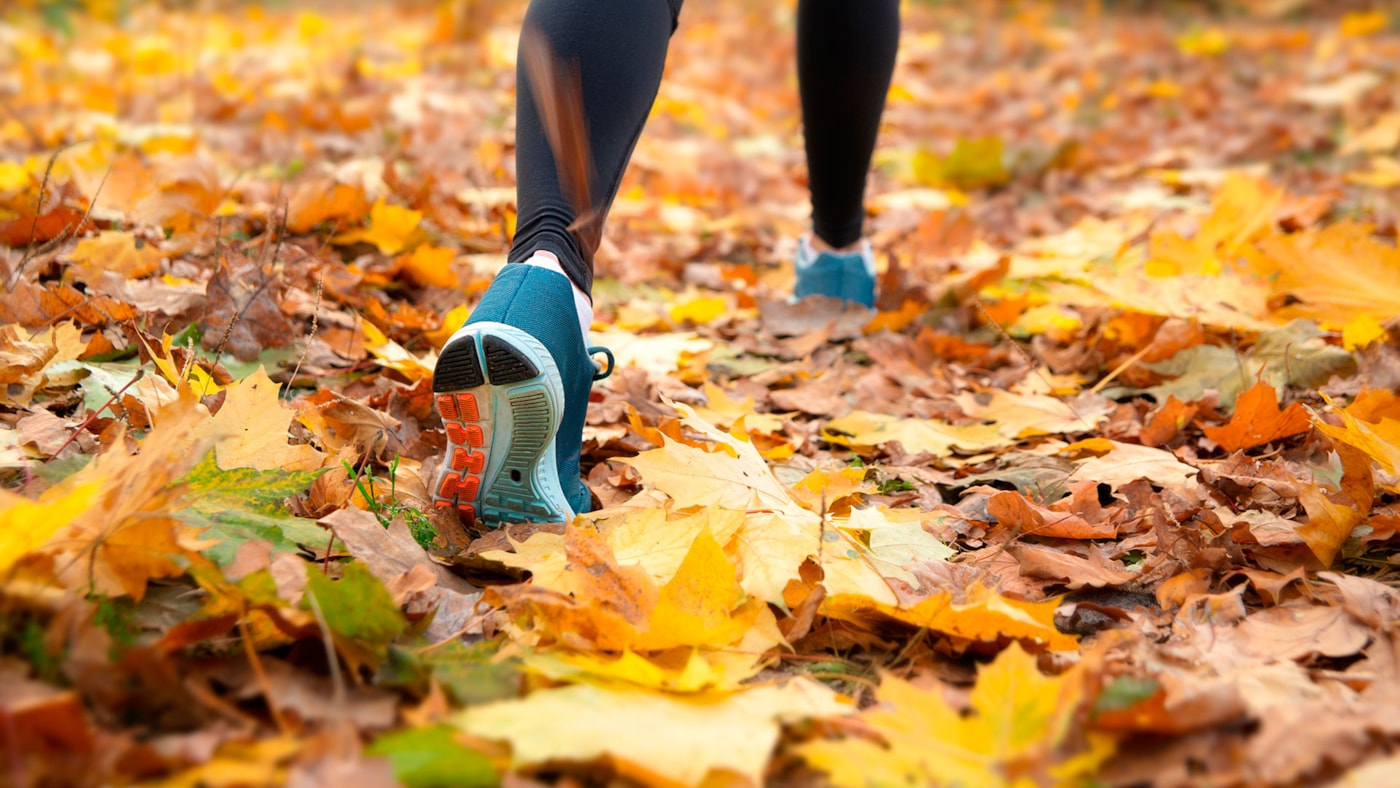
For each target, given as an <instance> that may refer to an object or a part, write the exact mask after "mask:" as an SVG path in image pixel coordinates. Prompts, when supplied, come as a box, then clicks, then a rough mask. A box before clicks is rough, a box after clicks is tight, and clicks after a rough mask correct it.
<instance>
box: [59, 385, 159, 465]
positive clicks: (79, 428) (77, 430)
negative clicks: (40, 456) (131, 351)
mask: <svg viewBox="0 0 1400 788" xmlns="http://www.w3.org/2000/svg"><path fill="white" fill-rule="evenodd" d="M145 376H146V370H144V369H140V368H138V369H137V370H136V375H135V376H134V377H132V379H131V380H128V381H127V382H126V385H125V386H122V387H121V388H120V389H118V390H117V392H116V393H115V394H113V395H112V396H111V398H110V399H108V400H107V401H106V402H104V403H102V407H100V408H98V409H97V410H94V411H93V412H92V413H89V414H88V417H87V418H86V419H83V423H82V424H79V425H78V426H77V427H76V428H74V430H73V432H72V434H70V435H69V436H68V440H65V441H64V442H63V443H62V445H60V446H59V447H58V448H57V449H55V450H54V453H53V454H51V455H49V458H48V459H47V460H44V464H45V465H47V464H49V463H51V462H53V461H54V460H56V459H58V455H60V454H62V453H63V450H64V449H66V448H68V444H70V443H72V442H73V441H75V440H77V439H78V435H80V434H82V431H83V430H85V429H87V428H88V425H90V424H92V422H93V420H95V419H96V418H97V414H99V413H101V412H102V411H104V410H106V409H107V408H109V407H111V405H112V403H113V402H116V401H117V400H119V399H121V396H122V395H123V394H125V393H126V390H127V389H129V388H131V387H132V386H133V385H135V384H136V382H137V381H138V380H140V379H141V378H143V377H145ZM112 412H113V413H115V412H116V411H115V410H114V411H112Z"/></svg>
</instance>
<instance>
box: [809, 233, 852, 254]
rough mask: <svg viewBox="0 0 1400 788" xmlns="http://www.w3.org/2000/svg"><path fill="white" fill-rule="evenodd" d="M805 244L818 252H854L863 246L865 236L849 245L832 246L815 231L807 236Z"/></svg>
mask: <svg viewBox="0 0 1400 788" xmlns="http://www.w3.org/2000/svg"><path fill="white" fill-rule="evenodd" d="M807 245H808V246H810V247H811V248H812V251H814V252H816V253H818V254H855V253H856V252H859V251H861V250H862V249H864V248H865V238H863V237H862V238H859V239H857V240H856V242H855V243H853V244H851V245H849V246H832V245H831V244H829V243H827V242H826V241H823V240H822V239H821V237H820V236H818V235H817V234H816V233H811V234H809V235H808V236H807Z"/></svg>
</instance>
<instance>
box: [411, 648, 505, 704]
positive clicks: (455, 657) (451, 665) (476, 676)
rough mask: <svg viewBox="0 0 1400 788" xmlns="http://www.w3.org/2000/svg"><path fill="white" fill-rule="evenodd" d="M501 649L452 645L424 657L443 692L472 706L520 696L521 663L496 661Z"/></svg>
mask: <svg viewBox="0 0 1400 788" xmlns="http://www.w3.org/2000/svg"><path fill="white" fill-rule="evenodd" d="M500 647H501V644H500V643H499V642H495V641H485V642H482V643H477V644H475V645H472V646H467V645H464V644H463V643H462V642H461V641H452V642H450V643H447V644H444V645H442V646H439V647H437V648H434V649H432V650H431V651H428V652H426V653H422V655H421V656H422V658H423V660H424V662H426V663H427V664H428V665H429V666H430V667H431V668H432V671H433V678H435V679H437V680H438V683H439V684H441V685H442V686H443V689H445V690H447V692H448V693H449V694H450V695H451V696H452V697H453V699H454V700H456V701H457V702H458V703H460V704H462V705H463V706H471V705H473V704H477V703H487V702H489V701H493V700H504V699H506V698H514V697H516V696H518V695H519V694H520V663H519V661H517V660H514V659H512V660H503V661H499V662H498V661H495V660H494V658H495V656H496V652H497V651H498V650H500Z"/></svg>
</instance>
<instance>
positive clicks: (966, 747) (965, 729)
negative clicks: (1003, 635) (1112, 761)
mask: <svg viewBox="0 0 1400 788" xmlns="http://www.w3.org/2000/svg"><path fill="white" fill-rule="evenodd" d="M1080 670H1081V669H1079V668H1071V669H1070V670H1069V671H1067V672H1065V673H1064V674H1062V675H1060V676H1045V675H1042V674H1041V673H1040V671H1039V670H1038V669H1037V668H1036V662H1035V658H1034V657H1032V656H1030V655H1029V654H1027V653H1026V652H1024V651H1023V650H1021V648H1020V646H1018V645H1016V644H1014V643H1013V644H1012V645H1011V646H1010V647H1009V648H1007V649H1006V650H1005V651H1003V652H1002V653H1001V654H1000V655H998V656H997V658H996V660H994V661H993V662H992V664H990V665H988V666H987V667H985V668H983V669H982V671H981V673H980V674H979V675H978V677H977V685H976V686H975V687H974V688H973V690H972V693H971V695H970V697H969V706H970V707H971V709H970V713H968V714H963V713H961V712H960V710H958V709H955V708H953V707H952V706H950V705H949V704H948V701H947V700H945V699H944V694H943V692H942V690H941V689H938V688H934V689H931V690H924V689H919V688H918V687H915V686H914V685H912V684H910V683H908V682H906V681H903V680H901V679H898V678H896V677H895V676H892V675H888V674H887V675H885V676H883V677H882V679H881V681H880V688H879V690H878V691H877V692H876V698H877V700H878V701H879V703H878V704H877V705H876V706H874V707H872V708H870V709H868V710H866V711H864V712H861V714H860V719H861V722H863V723H864V724H865V726H868V727H867V729H868V730H869V731H870V733H871V734H873V736H874V737H875V738H876V739H878V742H876V741H871V740H869V739H857V738H851V739H845V740H840V741H820V742H813V743H810V744H806V745H803V746H802V747H800V748H799V752H800V753H801V755H802V756H803V757H804V758H805V759H806V760H807V761H808V762H809V763H811V764H812V765H813V766H816V767H818V768H820V769H823V770H825V771H826V772H827V773H828V775H829V776H830V778H831V781H832V783H833V784H835V785H839V786H869V785H909V786H915V785H959V786H973V785H976V786H1032V785H1053V786H1073V785H1081V784H1083V783H1084V781H1085V780H1087V779H1088V778H1090V777H1091V776H1092V775H1093V774H1094V771H1095V769H1097V767H1098V766H1099V765H1100V764H1102V763H1103V761H1104V760H1106V759H1107V758H1108V756H1110V755H1112V754H1113V748H1114V742H1113V739H1111V738H1109V737H1107V736H1103V735H1097V734H1090V735H1089V736H1088V737H1086V738H1085V739H1082V740H1080V739H1077V738H1076V737H1074V736H1073V735H1072V732H1071V729H1072V727H1073V723H1074V722H1075V719H1076V717H1077V715H1078V714H1079V713H1080V710H1081V708H1082V706H1083V704H1084V702H1085V697H1084V691H1083V679H1082V677H1081V675H1080Z"/></svg>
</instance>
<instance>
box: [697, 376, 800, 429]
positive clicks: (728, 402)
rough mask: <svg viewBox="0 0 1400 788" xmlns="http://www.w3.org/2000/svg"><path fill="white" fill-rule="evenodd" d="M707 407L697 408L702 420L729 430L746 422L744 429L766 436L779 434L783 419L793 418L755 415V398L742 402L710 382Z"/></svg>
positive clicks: (777, 414) (764, 414) (783, 414)
mask: <svg viewBox="0 0 1400 788" xmlns="http://www.w3.org/2000/svg"><path fill="white" fill-rule="evenodd" d="M704 391H705V401H706V405H705V407H697V408H695V413H696V415H698V416H699V417H700V418H702V419H705V420H706V421H708V422H711V423H713V424H716V425H718V426H720V427H724V428H726V429H728V428H729V427H731V426H733V425H734V422H735V421H738V420H739V419H743V420H744V429H745V430H747V431H748V432H749V433H750V434H752V433H755V432H757V433H761V434H764V435H767V434H771V433H775V432H778V431H779V430H781V429H782V428H783V417H784V416H791V415H792V414H791V413H755V412H754V404H753V397H745V398H744V399H743V400H742V401H740V400H736V399H734V398H733V397H731V396H729V394H728V393H727V392H725V390H724V389H722V388H720V387H719V386H716V385H715V384H713V383H711V382H710V381H708V380H707V381H705V386H704Z"/></svg>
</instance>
